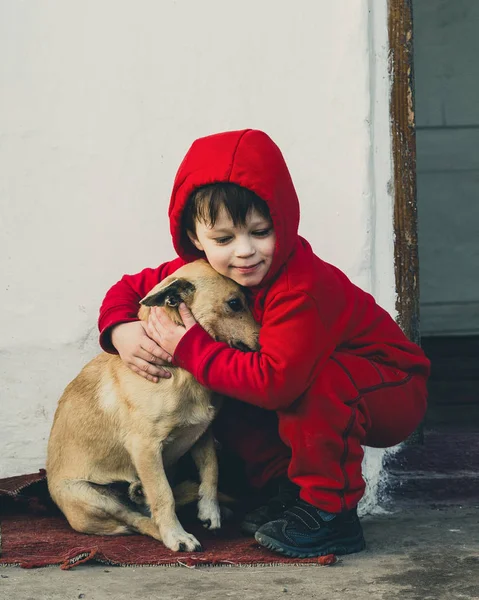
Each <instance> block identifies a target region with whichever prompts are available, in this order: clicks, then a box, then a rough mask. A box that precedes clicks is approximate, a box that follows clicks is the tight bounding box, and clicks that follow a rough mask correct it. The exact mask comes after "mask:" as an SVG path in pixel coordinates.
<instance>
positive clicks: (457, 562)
mask: <svg viewBox="0 0 479 600" xmlns="http://www.w3.org/2000/svg"><path fill="white" fill-rule="evenodd" d="M363 526H364V532H365V536H366V541H367V544H368V548H367V550H366V551H364V552H362V553H360V554H355V555H351V556H345V557H343V558H342V559H341V560H340V562H339V563H337V564H336V565H335V566H333V567H319V566H304V567H303V566H273V567H212V568H205V567H203V568H196V569H189V568H184V567H112V566H108V565H98V564H92V565H82V566H79V567H77V568H75V569H72V570H71V571H61V570H60V568H59V567H48V568H44V569H34V570H25V569H20V568H18V567H0V599H1V600H4V599H5V600H7V599H8V600H10V599H13V600H44V599H48V600H57V599H58V600H60V599H61V600H70V599H71V600H74V599H77V598H83V599H84V600H103V599H107V598H115V600H120V599H123V598H125V599H126V598H128V599H130V598H139V599H140V598H141V599H142V600H150V599H161V600H182V599H190V598H194V599H195V600H206V599H208V600H215V599H225V598H238V599H241V600H249V599H260V598H261V599H262V600H272V599H273V598H274V599H275V600H276V599H278V598H301V599H302V600H306V599H307V598H319V599H322V598H324V599H325V600H343V599H344V598H353V599H354V600H366V599H367V600H376V599H377V600H386V599H387V600H395V599H401V600H454V599H456V598H457V599H462V600H469V599H471V600H472V599H475V600H478V599H479V506H475V505H474V503H471V502H468V505H467V506H441V507H438V506H429V507H424V506H423V507H421V505H420V504H419V503H418V506H416V507H414V506H412V505H411V504H409V505H403V506H402V508H398V506H397V505H396V506H395V508H394V512H391V513H389V514H384V515H379V516H369V517H365V518H364V519H363Z"/></svg>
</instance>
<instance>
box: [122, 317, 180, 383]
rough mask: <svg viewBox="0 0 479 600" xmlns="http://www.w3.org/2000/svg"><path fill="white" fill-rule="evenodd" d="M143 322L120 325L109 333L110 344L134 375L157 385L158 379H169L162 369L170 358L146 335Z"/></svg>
mask: <svg viewBox="0 0 479 600" xmlns="http://www.w3.org/2000/svg"><path fill="white" fill-rule="evenodd" d="M146 330H147V325H146V323H144V322H143V321H133V322H131V323H120V325H116V327H114V328H113V330H112V332H111V342H112V344H113V346H115V348H116V349H117V351H118V354H119V355H120V358H121V360H122V361H123V362H124V363H125V364H126V366H127V367H129V368H130V369H131V370H132V371H134V372H135V373H138V375H141V376H142V377H144V378H145V379H148V381H153V382H155V383H157V382H158V381H159V378H160V377H163V378H165V379H168V378H169V377H171V373H169V372H168V371H167V370H166V369H163V368H162V367H163V366H164V365H168V364H169V363H170V362H171V357H170V356H169V355H168V353H167V352H165V351H164V350H163V348H161V346H159V345H158V344H157V343H156V342H155V341H154V340H152V339H151V338H150V337H149V336H148V333H147V331H146Z"/></svg>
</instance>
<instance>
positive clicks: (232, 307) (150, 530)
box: [47, 260, 259, 551]
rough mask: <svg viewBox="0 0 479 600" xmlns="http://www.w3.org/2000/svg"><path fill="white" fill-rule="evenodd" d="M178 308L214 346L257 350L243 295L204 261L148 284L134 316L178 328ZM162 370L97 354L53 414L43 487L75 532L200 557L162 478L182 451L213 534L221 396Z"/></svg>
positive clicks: (217, 515)
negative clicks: (148, 371)
mask: <svg viewBox="0 0 479 600" xmlns="http://www.w3.org/2000/svg"><path fill="white" fill-rule="evenodd" d="M181 302H184V303H185V304H186V305H187V306H188V308H189V309H190V310H191V312H192V314H193V315H194V317H195V318H196V320H197V321H198V322H199V324H200V325H201V326H202V327H203V328H204V329H205V330H206V331H207V332H208V333H209V334H210V335H211V336H212V337H214V338H215V339H216V340H217V341H222V342H226V343H228V344H229V345H230V346H231V347H235V348H237V349H240V350H242V351H248V350H249V351H252V350H256V349H257V348H258V334H259V326H258V324H257V323H256V322H255V320H254V319H253V316H252V314H251V312H250V310H249V308H248V304H247V299H246V296H245V292H244V291H243V290H242V288H241V287H240V286H239V285H238V284H236V283H235V282H234V281H232V280H231V279H228V278H227V277H224V276H222V275H220V274H219V273H217V272H216V271H215V270H214V269H213V268H212V267H211V266H210V265H209V264H208V263H207V262H206V261H204V260H198V261H195V262H193V263H189V264H186V265H184V266H182V267H181V268H180V269H178V270H177V271H176V272H175V273H174V274H173V275H172V276H170V277H167V278H166V279H165V280H164V281H162V282H161V283H159V284H158V285H157V286H155V287H154V288H153V289H152V290H151V291H150V292H149V293H148V295H147V296H146V297H145V298H143V299H142V300H141V302H140V304H141V307H140V309H139V313H138V317H139V319H141V320H147V319H148V315H149V312H150V307H151V306H164V307H165V309H166V310H167V312H168V314H169V315H170V317H171V318H172V319H173V320H174V321H175V322H176V323H178V324H181V325H182V321H181V318H180V316H179V313H178V306H179V304H180V303H181ZM165 368H166V369H167V370H169V371H170V373H171V375H172V376H171V377H170V378H163V379H160V381H159V382H158V383H153V382H150V381H147V380H146V379H144V378H142V377H140V376H139V375H137V374H136V373H134V372H133V371H131V370H130V369H129V368H128V367H127V366H126V365H125V364H124V363H123V362H122V360H121V359H120V357H119V356H117V355H111V354H106V353H101V354H99V355H98V356H96V357H95V358H94V359H93V360H92V361H90V362H89V363H88V364H87V365H86V366H85V367H84V368H83V369H82V371H81V372H80V373H79V374H78V376H77V377H76V378H75V379H74V380H73V381H72V382H71V383H70V384H69V385H68V386H67V387H66V389H65V391H64V393H63V395H62V397H61V398H60V400H59V402H58V407H57V409H56V413H55V417H54V420H53V425H52V430H51V433H50V438H49V442H48V452H47V481H48V489H49V492H50V495H51V497H52V499H53V500H54V502H55V503H56V504H57V506H58V507H59V508H60V510H61V511H62V512H63V514H64V515H65V516H66V518H67V520H68V522H69V523H70V525H71V527H72V528H73V529H75V530H76V531H79V532H82V533H90V534H98V535H116V534H126V533H135V532H139V533H142V534H145V535H149V536H151V537H153V538H155V539H157V540H160V541H162V542H163V543H164V545H165V546H167V547H168V548H170V549H171V550H174V551H200V550H201V545H200V543H199V542H198V540H197V539H196V538H195V537H194V536H193V535H191V534H189V533H187V532H186V531H185V530H184V529H183V527H182V525H181V524H180V522H179V520H178V518H177V515H176V511H175V499H174V495H173V491H172V489H171V487H170V484H169V481H168V478H167V471H168V470H169V468H171V467H173V466H174V464H175V463H176V462H177V461H178V459H179V458H180V457H181V456H182V455H184V454H185V453H186V452H188V451H191V455H192V457H193V460H194V463H195V464H196V467H197V469H198V471H199V481H200V485H199V489H198V495H197V498H198V518H199V520H200V521H202V523H203V525H204V526H205V527H207V528H209V529H218V528H219V527H220V525H221V517H220V509H219V505H218V493H217V482H218V463H217V457H216V451H215V446H214V439H213V435H212V432H211V428H210V425H211V423H212V421H213V419H214V417H215V415H216V414H217V411H218V409H219V404H220V402H221V399H220V398H219V396H216V395H215V394H214V393H213V392H211V391H210V390H207V389H206V388H204V387H203V386H201V385H200V384H199V383H198V382H197V381H196V380H195V379H194V377H193V376H192V375H191V374H190V373H188V372H187V371H185V370H184V369H181V368H177V367H173V366H167V367H165ZM118 482H124V483H123V485H124V486H125V485H127V486H129V499H128V498H126V500H125V499H124V498H123V497H120V495H119V494H118V492H117V490H115V486H116V488H117V487H118ZM141 494H144V501H145V505H146V507H147V510H146V509H145V508H144V507H142V506H141V502H142V500H141V498H140V499H138V496H141ZM177 505H181V498H180V499H178V500H177Z"/></svg>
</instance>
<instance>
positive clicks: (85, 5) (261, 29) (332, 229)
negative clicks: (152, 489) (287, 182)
mask: <svg viewBox="0 0 479 600" xmlns="http://www.w3.org/2000/svg"><path fill="white" fill-rule="evenodd" d="M372 6H374V10H372ZM0 7H1V15H0V56H2V60H1V61H0V70H1V71H0V72H1V100H0V102H1V106H0V134H1V145H0V163H1V164H2V169H1V174H0V190H1V192H0V193H1V208H0V210H1V224H0V227H1V230H0V239H1V245H2V248H1V251H0V262H1V269H2V281H3V285H2V286H1V287H0V298H1V305H2V311H1V314H0V318H1V322H0V330H1V332H2V335H1V339H0V352H1V378H2V382H1V384H0V394H1V403H2V425H1V432H2V434H1V435H2V438H1V450H0V456H1V457H2V458H1V466H0V476H2V475H3V476H6V475H14V474H18V473H24V472H31V471H34V470H36V469H38V468H39V467H42V466H44V461H45V449H46V442H47V438H48V433H49V429H50V425H51V422H52V417H53V413H54V410H55V405H56V402H57V399H58V397H59V396H60V394H61V392H62V390H63V388H64V386H65V385H66V384H67V383H68V381H69V380H70V379H71V378H72V377H73V376H74V375H75V374H76V373H77V372H78V370H79V369H80V367H81V366H82V365H83V364H84V363H85V361H86V360H87V359H89V358H90V357H91V356H93V355H94V354H95V353H96V352H98V346H97V331H96V319H97V313H98V308H99V305H100V302H101V300H102V298H103V295H104V293H105V292H106V290H107V289H108V287H109V286H110V285H111V284H113V283H114V282H115V281H116V280H117V279H118V278H119V277H120V276H121V275H122V274H123V273H125V272H137V271H139V270H140V269H142V268H143V267H145V266H155V265H157V264H159V263H160V262H162V261H164V260H168V259H170V258H172V257H173V251H172V246H171V243H170V239H169V233H168V223H167V210H166V209H167V203H168V199H169V194H170V189H171V186H172V182H173V177H174V175H175V171H176V169H177V167H178V165H179V162H180V160H181V158H182V156H183V154H184V153H185V151H186V150H187V148H188V146H189V144H190V143H191V141H192V140H193V139H194V138H196V137H198V136H202V135H206V134H209V133H213V132H215V131H220V130H226V129H235V128H243V127H254V128H261V129H264V130H265V131H267V132H268V133H269V134H270V135H271V136H272V137H273V139H275V140H276V142H277V143H278V144H279V146H280V147H281V148H282V150H283V152H284V154H285V156H286V159H287V161H288V163H289V166H290V169H291V172H292V174H293V178H294V181H295V183H296V186H297V189H298V193H299V197H300V200H301V203H302V223H301V232H302V234H304V235H305V236H306V237H307V238H309V240H310V241H311V242H312V244H313V246H314V248H315V249H316V251H317V252H318V253H319V254H320V255H322V256H323V257H324V258H325V259H326V260H329V261H332V262H334V263H336V264H337V265H338V266H339V267H341V268H343V269H344V270H345V271H346V272H347V273H348V274H349V275H350V276H351V277H352V279H353V280H354V281H355V282H356V283H358V284H359V285H361V286H363V287H364V288H366V289H368V290H371V291H373V292H374V293H375V294H376V296H377V298H378V300H379V302H380V303H381V304H382V305H383V306H385V308H386V309H388V310H390V311H391V312H393V311H394V287H393V286H394V283H393V282H394V273H393V260H392V223H391V214H392V213H391V204H392V201H391V198H390V197H389V196H388V195H387V183H388V180H389V177H390V173H391V171H390V155H389V122H388V85H389V83H388V78H387V29H386V0H384V1H377V2H374V3H373V2H371V7H370V8H371V9H370V10H369V11H368V6H367V5H366V3H364V2H352V3H351V2H348V3H340V2H337V3H332V2H329V1H327V0H308V1H305V2H302V3H296V4H294V3H292V2H288V3H286V2H277V1H276V0H267V1H266V0H264V1H262V2H258V1H257V0H243V1H242V2H241V3H237V2H234V3H233V2H229V1H226V2H225V1H221V0H202V2H194V1H193V0H190V1H187V0H183V1H181V0H163V1H162V2H156V1H154V0H143V1H141V2H135V3H131V2H128V1H126V0H102V1H97V0H82V1H81V2H80V1H72V0H38V1H37V2H22V3H20V2H15V1H13V0H12V1H10V2H9V1H3V2H1V4H0ZM368 460H369V462H368V465H369V466H368V467H367V471H368V477H369V478H370V479H371V480H375V479H377V476H378V473H379V463H380V458H378V457H376V455H374V458H372V455H371V457H370V458H369V459H368ZM373 503H374V501H373Z"/></svg>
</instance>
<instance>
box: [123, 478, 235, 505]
mask: <svg viewBox="0 0 479 600" xmlns="http://www.w3.org/2000/svg"><path fill="white" fill-rule="evenodd" d="M128 496H129V497H130V500H131V501H132V502H134V503H135V504H139V505H144V504H145V496H144V494H143V488H142V485H141V483H140V482H139V481H134V482H133V483H131V484H130V487H129V488H128ZM173 496H174V498H175V505H176V506H177V507H178V508H179V507H180V506H186V505H187V504H192V503H193V502H196V501H197V500H198V498H199V496H200V484H199V483H196V482H195V481H189V480H186V481H182V482H181V483H179V484H178V485H176V486H175V487H174V488H173ZM218 501H219V502H221V503H222V504H234V503H235V499H234V498H231V496H227V495H226V494H223V493H221V492H218Z"/></svg>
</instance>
